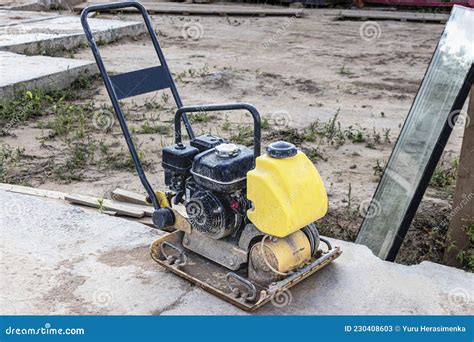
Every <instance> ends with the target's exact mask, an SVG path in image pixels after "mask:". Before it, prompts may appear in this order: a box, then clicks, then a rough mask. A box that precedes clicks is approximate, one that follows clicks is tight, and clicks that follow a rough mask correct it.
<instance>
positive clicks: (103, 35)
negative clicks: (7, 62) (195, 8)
mask: <svg viewBox="0 0 474 342" xmlns="http://www.w3.org/2000/svg"><path fill="white" fill-rule="evenodd" d="M44 16H46V15H43V14H38V16H36V17H35V16H34V15H32V14H31V12H24V11H0V23H2V25H1V26H0V50H3V51H10V52H15V53H21V54H27V55H34V54H45V55H49V54H51V53H52V52H54V51H57V50H69V49H73V48H76V47H79V46H86V45H87V41H86V38H85V35H84V32H83V29H82V26H81V22H80V19H79V17H78V16H53V17H50V18H48V17H44ZM16 17H18V18H20V19H18V20H16V19H15V18H16ZM2 18H9V19H8V20H9V23H8V25H5V24H3V20H2ZM21 18H29V20H25V19H21ZM89 22H90V26H91V28H92V30H93V32H94V34H95V37H96V39H97V41H101V42H104V43H108V42H111V41H114V40H116V39H118V38H122V37H130V36H132V37H133V36H136V35H138V34H141V33H143V32H145V26H144V24H143V23H141V22H130V21H122V20H109V19H94V18H92V19H90V20H89Z"/></svg>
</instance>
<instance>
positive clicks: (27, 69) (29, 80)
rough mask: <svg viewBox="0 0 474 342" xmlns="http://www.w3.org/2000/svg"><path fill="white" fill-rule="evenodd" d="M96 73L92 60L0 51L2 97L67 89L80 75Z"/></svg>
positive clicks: (0, 88)
mask: <svg viewBox="0 0 474 342" xmlns="http://www.w3.org/2000/svg"><path fill="white" fill-rule="evenodd" d="M96 72H97V67H96V65H95V63H94V62H92V61H84V60H78V59H71V58H57V57H48V56H25V55H19V54H16V53H12V52H6V51H0V97H5V96H11V95H13V94H14V93H15V92H16V91H20V90H24V89H33V88H41V89H44V90H49V89H64V88H67V87H68V86H69V85H70V84H71V83H72V82H74V80H76V79H77V78H78V77H79V76H80V75H91V74H94V73H96Z"/></svg>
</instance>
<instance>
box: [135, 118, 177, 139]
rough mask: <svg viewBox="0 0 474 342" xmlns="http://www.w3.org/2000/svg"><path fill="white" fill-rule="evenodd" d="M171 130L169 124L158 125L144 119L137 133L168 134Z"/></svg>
mask: <svg viewBox="0 0 474 342" xmlns="http://www.w3.org/2000/svg"><path fill="white" fill-rule="evenodd" d="M170 132H171V127H170V126H164V125H158V124H156V123H150V121H148V120H146V121H145V122H144V123H143V124H142V125H141V128H140V131H138V132H137V133H139V134H164V135H166V134H169V133H170Z"/></svg>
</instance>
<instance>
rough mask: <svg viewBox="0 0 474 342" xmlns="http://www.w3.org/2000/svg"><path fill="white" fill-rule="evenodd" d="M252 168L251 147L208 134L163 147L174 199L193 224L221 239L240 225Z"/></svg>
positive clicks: (166, 177)
mask: <svg viewBox="0 0 474 342" xmlns="http://www.w3.org/2000/svg"><path fill="white" fill-rule="evenodd" d="M252 168H253V150H251V149H249V148H247V147H245V146H242V145H236V144H229V143H227V142H226V141H225V140H224V139H222V138H219V137H215V136H213V135H210V134H206V135H202V136H199V137H197V138H195V139H194V140H192V141H191V144H190V145H185V144H182V143H179V144H175V145H171V146H167V147H165V148H164V149H163V169H164V171H165V184H166V185H167V186H168V187H169V188H170V189H171V190H172V191H173V192H175V194H176V195H175V197H174V203H175V204H177V203H182V204H184V205H185V207H186V212H187V214H188V219H189V222H190V223H191V226H192V228H193V229H194V230H195V231H197V232H200V233H202V234H205V235H206V236H208V237H210V238H212V239H221V238H224V237H226V236H229V235H231V234H233V233H235V232H237V231H239V229H240V228H242V227H243V226H244V225H245V221H246V211H247V209H248V208H249V201H248V200H247V198H246V191H245V188H246V175H247V172H248V171H249V170H251V169H252Z"/></svg>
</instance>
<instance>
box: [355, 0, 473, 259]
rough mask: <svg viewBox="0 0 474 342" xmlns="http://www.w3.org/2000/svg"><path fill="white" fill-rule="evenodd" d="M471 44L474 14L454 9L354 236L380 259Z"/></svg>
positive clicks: (462, 74) (464, 69) (466, 65)
mask: <svg viewBox="0 0 474 342" xmlns="http://www.w3.org/2000/svg"><path fill="white" fill-rule="evenodd" d="M473 42H474V10H472V9H468V8H465V7H460V6H455V7H454V8H453V10H452V12H451V16H450V18H449V21H448V22H447V24H446V27H445V30H444V32H443V35H442V36H441V39H440V41H439V43H438V47H437V48H436V51H435V53H434V55H433V59H432V60H431V63H430V65H429V67H428V70H427V72H426V74H425V77H424V79H423V82H422V84H421V86H420V89H419V90H418V94H417V95H416V98H415V100H414V102H413V105H412V107H411V109H410V112H409V113H408V116H407V119H406V122H405V125H404V126H403V128H402V131H401V133H400V137H399V139H398V141H397V144H396V145H395V147H394V150H393V153H392V155H391V157H390V159H389V161H388V163H387V168H386V170H385V173H384V175H383V176H382V179H381V181H380V184H379V186H378V188H377V191H376V193H375V195H374V198H373V200H372V205H371V208H370V209H371V210H369V212H368V214H367V215H366V218H365V220H364V222H363V223H362V226H361V230H360V232H359V236H358V237H357V242H358V243H360V244H364V245H366V246H368V247H369V248H370V249H371V250H372V251H373V252H374V253H375V254H376V255H378V256H379V257H381V258H383V259H385V258H386V257H387V255H388V252H389V250H390V248H391V246H392V243H393V241H394V239H395V237H396V234H397V233H398V229H399V227H400V225H401V222H402V220H403V218H404V216H405V214H406V212H407V209H408V206H409V205H410V201H411V199H412V197H413V195H414V193H415V189H416V188H417V186H418V184H419V183H420V180H421V178H422V175H423V172H424V170H425V168H426V166H427V164H428V160H429V158H430V156H431V154H432V152H433V149H434V146H435V145H436V144H437V142H438V139H439V137H440V133H441V130H442V128H443V125H444V124H445V123H446V120H447V119H448V117H449V114H450V111H451V109H452V107H453V105H454V100H455V98H456V97H457V95H458V94H459V91H460V89H461V87H462V85H463V83H464V80H465V78H466V76H467V73H468V72H469V69H470V68H471V65H472V64H473V63H474V43H473ZM371 214H372V215H371Z"/></svg>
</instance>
